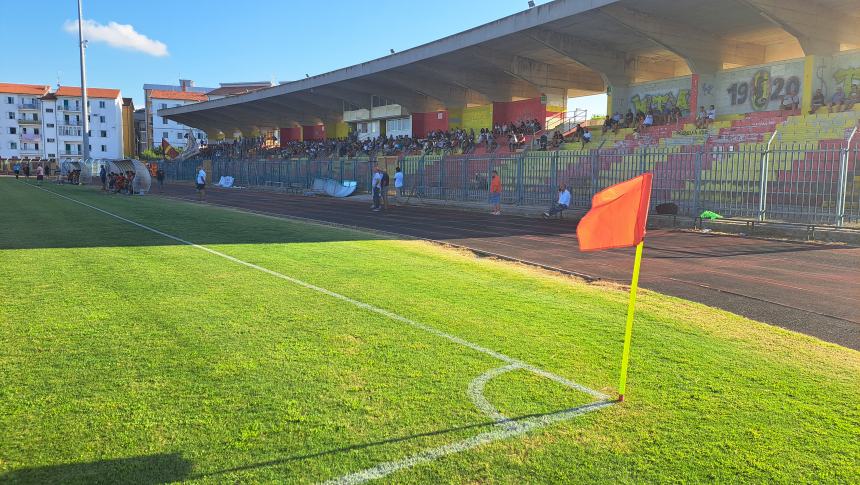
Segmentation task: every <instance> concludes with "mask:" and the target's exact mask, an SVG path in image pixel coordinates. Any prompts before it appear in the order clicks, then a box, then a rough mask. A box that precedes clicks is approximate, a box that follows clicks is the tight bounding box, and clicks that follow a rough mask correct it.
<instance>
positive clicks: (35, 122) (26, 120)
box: [18, 116, 42, 126]
mask: <svg viewBox="0 0 860 485" xmlns="http://www.w3.org/2000/svg"><path fill="white" fill-rule="evenodd" d="M18 124H19V125H39V126H41V125H42V120H38V119H36V120H34V119H32V118H24V117H23V116H22V117H21V118H18Z"/></svg>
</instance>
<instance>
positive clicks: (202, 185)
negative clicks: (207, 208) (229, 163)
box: [197, 166, 206, 201]
mask: <svg viewBox="0 0 860 485" xmlns="http://www.w3.org/2000/svg"><path fill="white" fill-rule="evenodd" d="M197 200H200V201H204V200H206V171H205V170H203V167H202V166H199V167H197Z"/></svg>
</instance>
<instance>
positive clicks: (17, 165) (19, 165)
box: [12, 162, 21, 180]
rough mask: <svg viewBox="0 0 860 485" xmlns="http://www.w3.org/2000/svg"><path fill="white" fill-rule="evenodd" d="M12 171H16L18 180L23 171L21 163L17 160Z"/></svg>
mask: <svg viewBox="0 0 860 485" xmlns="http://www.w3.org/2000/svg"><path fill="white" fill-rule="evenodd" d="M12 171H13V172H15V180H18V177H19V175H20V173H21V164H20V163H18V162H15V165H13V166H12Z"/></svg>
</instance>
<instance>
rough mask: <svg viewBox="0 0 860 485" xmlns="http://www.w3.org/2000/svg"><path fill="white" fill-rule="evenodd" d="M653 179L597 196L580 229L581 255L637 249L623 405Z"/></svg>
mask: <svg viewBox="0 0 860 485" xmlns="http://www.w3.org/2000/svg"><path fill="white" fill-rule="evenodd" d="M651 178H652V175H651V174H650V173H644V174H642V175H640V176H638V177H636V178H632V179H630V180H628V181H626V182H621V183H620V184H616V185H613V186H612V187H609V188H607V189H605V190H602V191H600V192H598V193H596V194H594V197H593V198H592V199H591V210H589V211H588V213H587V214H585V217H583V218H582V220H581V221H579V225H578V226H577V227H576V237H577V239H579V250H580V251H599V250H601V249H610V248H625V247H630V246H636V258H635V260H634V262H633V278H632V281H631V283H630V300H629V302H628V304H627V325H626V326H625V328H624V350H623V351H622V353H621V378H620V380H619V384H618V400H619V401H623V400H624V392H625V390H626V387H627V366H628V364H629V363H630V341H631V339H632V337H633V309H634V307H635V305H636V289H637V288H638V287H639V267H640V266H641V264H642V247H643V245H644V239H645V223H646V222H647V221H648V208H649V207H650V205H651Z"/></svg>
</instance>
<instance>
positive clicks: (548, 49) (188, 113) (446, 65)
mask: <svg viewBox="0 0 860 485" xmlns="http://www.w3.org/2000/svg"><path fill="white" fill-rule="evenodd" d="M858 24H860V9H858V8H857V2H856V0H814V1H807V0H555V1H553V2H550V3H547V4H544V5H540V6H538V7H535V8H530V9H528V10H525V11H523V12H519V13H517V14H514V15H511V16H508V17H505V18H502V19H499V20H497V21H494V22H491V23H488V24H485V25H482V26H480V27H476V28H473V29H470V30H466V31H464V32H461V33H458V34H454V35H451V36H448V37H445V38H442V39H439V40H437V41H434V42H431V43H428V44H424V45H421V46H418V47H414V48H411V49H408V50H405V51H402V52H397V53H394V54H391V55H388V56H385V57H382V58H379V59H375V60H372V61H369V62H365V63H362V64H357V65H354V66H350V67H346V68H343V69H338V70H336V71H332V72H328V73H325V74H320V75H317V76H311V77H309V78H307V79H301V80H298V81H292V82H285V83H282V84H280V85H278V86H274V87H271V88H267V89H262V90H259V91H255V92H252V93H247V94H242V95H238V96H232V97H227V98H223V99H217V100H212V101H207V102H202V103H196V104H192V105H186V106H182V107H177V108H169V109H164V110H159V112H158V113H159V115H161V116H164V117H165V118H168V119H172V120H174V121H177V122H180V123H183V124H186V125H190V126H194V127H196V128H200V129H203V130H206V131H209V132H214V131H223V132H224V133H232V132H233V131H235V130H240V131H246V130H249V129H251V128H253V127H279V126H280V127H286V126H294V125H297V124H316V123H320V122H326V121H336V120H339V119H341V117H342V115H343V111H344V107H345V106H352V107H354V108H353V109H355V108H370V107H371V103H372V101H371V100H372V97H373V96H378V97H382V98H385V99H387V100H391V101H392V102H395V103H397V104H400V105H401V106H403V107H404V108H406V109H407V110H409V111H411V112H427V111H434V110H438V109H444V108H446V107H448V108H453V107H463V106H467V105H473V104H486V103H489V102H492V101H510V100H513V99H522V98H534V97H537V96H540V95H541V94H553V95H567V96H579V95H586V94H594V93H601V92H604V91H605V89H606V86H608V85H624V84H628V83H630V82H640V81H650V80H658V79H665V78H670V77H675V76H680V75H686V74H689V73H690V72H697V73H713V72H716V71H717V70H720V69H723V68H728V67H737V66H746V65H754V64H761V63H765V62H772V61H776V60H782V59H788V58H795V57H802V56H803V55H804V54H830V53H833V52H837V51H839V50H840V46H844V45H849V46H850V45H857V46H860V30H858V29H856V28H855V26H856V25H858ZM825 26H826V27H825ZM774 45H779V46H780V47H781V48H779V49H772V48H771V47H772V46H774Z"/></svg>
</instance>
